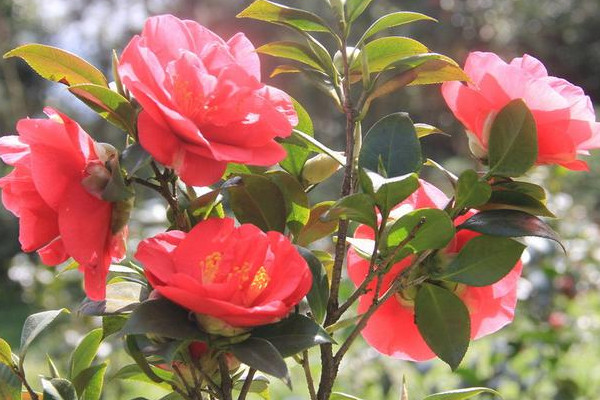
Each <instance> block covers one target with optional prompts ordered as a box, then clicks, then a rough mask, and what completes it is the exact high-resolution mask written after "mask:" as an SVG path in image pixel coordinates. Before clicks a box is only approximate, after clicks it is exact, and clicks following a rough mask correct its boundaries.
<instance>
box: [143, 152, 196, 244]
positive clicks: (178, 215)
mask: <svg viewBox="0 0 600 400" xmlns="http://www.w3.org/2000/svg"><path fill="white" fill-rule="evenodd" d="M150 166H151V167H152V170H153V171H154V175H155V179H156V180H157V181H158V182H159V184H160V188H157V189H156V190H157V191H158V193H160V195H161V196H162V197H163V198H164V199H165V200H166V201H167V203H169V207H170V208H171V211H172V212H173V218H174V220H175V227H176V228H177V229H179V230H182V231H184V232H187V231H189V230H190V228H191V227H190V224H189V223H188V220H187V218H186V217H185V214H184V213H183V212H181V210H180V209H179V200H177V190H176V189H175V190H173V191H172V188H171V187H170V186H169V185H170V184H171V183H172V182H173V179H174V176H173V173H172V171H171V170H168V169H165V171H164V172H161V171H160V169H159V168H158V165H156V163H155V162H154V161H152V162H151V163H150Z"/></svg>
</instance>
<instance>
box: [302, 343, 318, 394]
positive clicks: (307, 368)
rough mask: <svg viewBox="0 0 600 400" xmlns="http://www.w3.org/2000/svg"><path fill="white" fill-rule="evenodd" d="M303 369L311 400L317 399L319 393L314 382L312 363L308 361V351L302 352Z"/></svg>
mask: <svg viewBox="0 0 600 400" xmlns="http://www.w3.org/2000/svg"><path fill="white" fill-rule="evenodd" d="M301 364H302V369H304V376H305V377H306V386H308V393H309V395H310V400H316V399H317V393H316V392H315V383H314V381H313V377H312V374H311V373H310V363H309V361H308V350H304V351H303V352H302V363H301Z"/></svg>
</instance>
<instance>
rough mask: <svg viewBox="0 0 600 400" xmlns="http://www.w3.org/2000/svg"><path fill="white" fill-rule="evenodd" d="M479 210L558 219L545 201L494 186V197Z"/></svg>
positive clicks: (520, 192)
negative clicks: (519, 213)
mask: <svg viewBox="0 0 600 400" xmlns="http://www.w3.org/2000/svg"><path fill="white" fill-rule="evenodd" d="M477 208H478V209H480V210H495V209H510V210H517V211H523V212H526V213H529V214H533V215H540V216H543V217H550V218H556V216H555V215H554V214H553V213H552V212H551V211H550V210H548V208H546V205H545V204H544V201H542V200H539V199H537V198H535V197H533V196H530V195H529V194H526V193H523V192H522V191H520V190H519V191H517V190H507V189H504V188H503V187H501V186H496V185H494V186H492V196H491V197H490V199H489V200H488V202H487V203H486V204H484V205H481V206H479V207H477Z"/></svg>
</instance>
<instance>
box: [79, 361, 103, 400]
mask: <svg viewBox="0 0 600 400" xmlns="http://www.w3.org/2000/svg"><path fill="white" fill-rule="evenodd" d="M107 367H108V364H107V363H102V364H98V365H93V366H91V367H88V368H86V369H84V370H83V371H81V372H80V373H79V374H78V375H77V376H76V377H75V378H74V379H73V386H75V390H76V391H77V393H78V394H79V398H80V400H100V397H101V396H102V387H103V386H104V375H105V374H106V368H107Z"/></svg>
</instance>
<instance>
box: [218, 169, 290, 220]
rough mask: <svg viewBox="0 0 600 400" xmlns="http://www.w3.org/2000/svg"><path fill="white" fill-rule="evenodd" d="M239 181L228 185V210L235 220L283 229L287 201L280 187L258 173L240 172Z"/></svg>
mask: <svg viewBox="0 0 600 400" xmlns="http://www.w3.org/2000/svg"><path fill="white" fill-rule="evenodd" d="M241 178H242V179H241V181H240V183H239V184H237V185H234V186H230V187H228V188H227V191H228V193H229V200H230V205H231V209H232V210H233V213H234V214H235V216H236V218H237V219H238V221H240V222H241V223H250V224H254V225H256V226H258V227H259V228H260V229H262V230H263V231H265V232H267V231H278V232H283V231H284V230H285V223H286V219H287V213H286V203H285V199H284V197H283V194H282V193H281V190H279V187H278V186H277V185H276V184H275V183H273V182H271V181H270V180H269V179H268V178H265V177H264V176H259V175H242V176H241Z"/></svg>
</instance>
